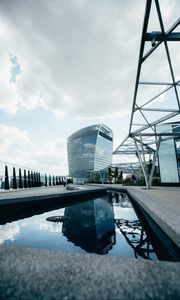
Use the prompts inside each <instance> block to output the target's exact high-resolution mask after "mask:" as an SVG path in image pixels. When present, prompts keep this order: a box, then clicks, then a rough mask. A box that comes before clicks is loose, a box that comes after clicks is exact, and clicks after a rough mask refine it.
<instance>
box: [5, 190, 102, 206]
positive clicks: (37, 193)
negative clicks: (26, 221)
mask: <svg viewBox="0 0 180 300" xmlns="http://www.w3.org/2000/svg"><path fill="white" fill-rule="evenodd" d="M105 191H106V188H105V187H89V188H88V189H85V190H71V191H65V190H62V189H60V188H56V187H55V188H47V189H41V188H39V189H33V190H32V189H30V190H19V191H9V192H3V193H0V207H1V206H3V205H13V204H20V203H21V204H22V203H30V202H37V201H39V202H40V201H43V202H44V201H48V200H50V201H53V200H56V199H61V200H62V199H69V198H71V197H72V196H73V198H77V197H82V196H85V195H93V194H95V193H96V194H98V193H103V192H105Z"/></svg>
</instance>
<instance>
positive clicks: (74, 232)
mask: <svg viewBox="0 0 180 300" xmlns="http://www.w3.org/2000/svg"><path fill="white" fill-rule="evenodd" d="M64 216H65V217H67V218H69V221H68V222H64V223H63V228H62V232H63V234H64V235H65V236H66V237H67V239H68V240H69V241H71V242H73V243H74V244H75V245H76V246H80V247H81V248H82V249H84V250H86V251H87V252H90V253H92V252H93V253H98V254H107V253H108V252H109V250H110V249H111V248H112V247H113V245H114V244H115V224H114V213H113V207H112V205H110V203H108V202H107V201H104V200H103V199H97V200H91V201H88V202H85V203H81V204H78V205H75V206H71V207H66V208H65V214H64Z"/></svg>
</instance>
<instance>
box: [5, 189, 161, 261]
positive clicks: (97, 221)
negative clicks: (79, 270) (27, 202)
mask: <svg viewBox="0 0 180 300" xmlns="http://www.w3.org/2000/svg"><path fill="white" fill-rule="evenodd" d="M53 216H58V217H59V216H64V221H62V222H50V221H48V220H47V218H48V217H53ZM58 221H59V220H58ZM0 243H1V244H2V243H4V244H8V245H18V246H22V247H30V248H45V249H50V250H60V251H64V252H76V253H86V252H89V253H97V254H106V255H115V256H121V257H136V258H138V259H143V258H144V259H153V260H156V259H157V255H156V253H155V250H154V249H153V247H152V245H151V243H150V241H149V239H148V236H147V234H146V232H145V230H144V228H143V227H142V224H141V222H140V221H139V219H138V217H137V215H136V213H135V211H134V209H133V207H132V204H131V202H130V200H129V198H128V196H127V195H126V194H125V193H112V192H111V193H109V194H107V195H106V196H103V197H99V198H95V199H94V200H90V201H85V202H82V203H78V204H74V205H72V206H69V207H65V208H60V209H56V210H52V211H49V212H44V213H42V214H40V215H34V216H32V217H29V218H25V219H21V220H18V221H14V222H11V223H6V224H5V225H0Z"/></svg>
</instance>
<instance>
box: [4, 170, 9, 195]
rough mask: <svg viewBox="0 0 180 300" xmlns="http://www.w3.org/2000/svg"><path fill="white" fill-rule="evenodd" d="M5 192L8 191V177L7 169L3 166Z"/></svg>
mask: <svg viewBox="0 0 180 300" xmlns="http://www.w3.org/2000/svg"><path fill="white" fill-rule="evenodd" d="M4 188H5V190H9V176H8V167H7V166H5V186H4Z"/></svg>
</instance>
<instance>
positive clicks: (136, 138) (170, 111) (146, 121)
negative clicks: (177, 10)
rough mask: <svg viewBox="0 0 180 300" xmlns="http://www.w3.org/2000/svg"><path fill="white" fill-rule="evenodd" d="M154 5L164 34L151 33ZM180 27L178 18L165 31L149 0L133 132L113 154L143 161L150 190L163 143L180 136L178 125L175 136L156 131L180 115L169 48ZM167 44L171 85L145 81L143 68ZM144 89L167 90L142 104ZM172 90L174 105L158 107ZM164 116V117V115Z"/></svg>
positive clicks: (156, 0)
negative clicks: (149, 163)
mask: <svg viewBox="0 0 180 300" xmlns="http://www.w3.org/2000/svg"><path fill="white" fill-rule="evenodd" d="M152 2H154V4H155V9H156V14H157V17H158V20H159V25H160V31H152V32H147V30H148V24H149V19H150V12H151V8H152ZM179 25H180V18H178V19H177V20H176V22H175V23H174V24H173V25H172V26H171V27H170V28H169V29H168V30H167V31H165V29H164V22H163V18H162V14H161V8H160V5H159V0H147V1H146V9H145V16H144V23H143V30H142V38H141V45H140V52H139V59H138V67H137V75H136V81H135V90H134V98H133V105H132V113H131V120H130V127H129V133H128V136H127V137H126V138H125V139H124V141H123V142H122V143H121V144H120V145H119V146H118V148H117V149H116V150H115V151H114V153H113V154H136V155H137V156H138V158H139V162H140V164H141V167H142V169H143V173H144V177H145V180H146V186H147V188H150V187H151V181H152V176H153V172H154V167H155V163H156V158H157V155H158V150H159V147H160V143H161V142H162V141H165V140H167V139H172V138H175V137H180V124H179V123H175V124H174V126H177V127H178V128H179V130H178V131H177V132H175V133H174V132H170V131H165V130H163V131H161V132H159V131H158V132H157V131H156V126H158V124H164V122H166V123H167V121H168V122H170V121H171V122H173V118H174V117H175V116H179V115H180V99H179V95H178V89H180V78H175V73H174V69H173V65H172V59H171V55H170V51H169V46H168V42H176V43H177V42H179V41H180V32H177V28H178V26H179ZM147 44H148V45H149V44H151V47H150V49H149V50H148V51H145V48H146V45H147ZM161 44H162V45H161ZM160 45H161V46H160ZM163 45H164V52H165V55H166V58H167V67H168V69H169V72H170V77H171V80H170V82H161V81H156V80H155V81H141V80H140V76H141V72H142V66H143V65H144V64H145V63H146V62H147V60H148V58H149V57H150V56H151V55H152V54H153V53H154V51H155V50H156V49H158V48H159V46H160V47H162V46H163ZM157 63H159V62H157ZM142 86H143V87H149V86H150V87H157V86H158V87H161V88H162V87H163V89H162V90H161V91H160V92H158V93H157V94H155V95H153V97H151V98H150V99H148V100H145V101H144V102H143V103H141V104H140V105H139V103H138V100H137V97H138V92H139V88H140V87H142ZM169 91H174V97H175V101H174V104H173V105H170V106H169V105H168V106H167V107H166V106H165V105H163V106H165V107H157V105H156V103H157V101H158V99H159V97H162V96H164V95H166V93H168V92H169ZM141 100H142V99H141ZM148 114H149V115H148ZM153 114H159V116H158V117H156V118H155V119H154V120H153V121H152V120H151V118H150V117H152V115H153ZM161 114H162V116H160V115H161ZM137 115H138V116H140V117H141V123H140V124H137V123H136V121H135V120H136V119H137ZM146 154H153V160H152V161H153V165H152V170H151V173H150V174H148V172H147V168H146Z"/></svg>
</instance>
